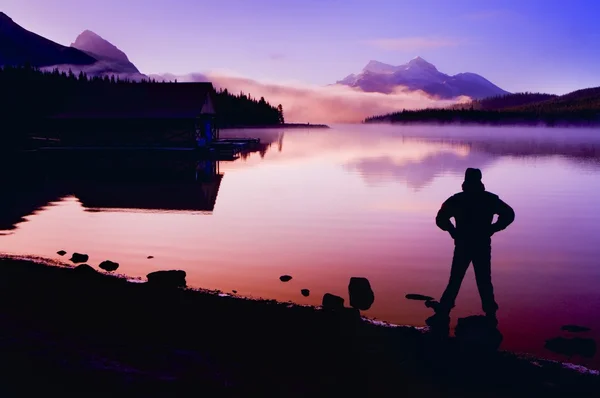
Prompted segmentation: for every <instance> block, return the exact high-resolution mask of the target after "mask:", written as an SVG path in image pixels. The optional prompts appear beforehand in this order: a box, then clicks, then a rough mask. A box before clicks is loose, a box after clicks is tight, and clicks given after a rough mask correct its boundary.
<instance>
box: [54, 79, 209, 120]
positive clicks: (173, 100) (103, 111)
mask: <svg viewBox="0 0 600 398" xmlns="http://www.w3.org/2000/svg"><path fill="white" fill-rule="evenodd" d="M214 94H215V90H214V87H213V85H212V83H122V84H121V83H116V84H104V85H98V86H97V87H93V88H89V87H88V88H86V89H85V91H81V92H79V93H78V94H76V95H74V96H73V97H72V98H69V99H68V100H67V101H66V102H65V103H64V104H63V106H61V111H59V112H57V113H56V114H55V115H54V116H53V118H56V119H193V118H196V117H199V116H202V115H214V113H215V107H214Z"/></svg>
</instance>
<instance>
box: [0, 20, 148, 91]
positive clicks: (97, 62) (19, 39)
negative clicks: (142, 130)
mask: <svg viewBox="0 0 600 398" xmlns="http://www.w3.org/2000/svg"><path fill="white" fill-rule="evenodd" d="M2 65H12V66H17V65H31V66H34V67H37V68H40V69H42V70H52V69H55V68H56V69H59V70H60V71H67V70H69V69H70V70H71V71H73V72H74V73H79V72H84V73H86V74H88V75H90V76H107V75H108V76H110V75H116V76H119V77H121V78H128V79H131V80H141V79H145V78H147V76H145V75H143V74H141V73H140V71H139V70H138V68H136V66H135V65H134V64H132V63H131V62H130V61H129V59H128V58H127V55H126V54H125V53H124V52H123V51H121V50H119V49H118V48H117V47H116V46H114V45H113V44H111V43H110V42H108V41H106V40H104V39H103V38H102V37H100V36H99V35H97V34H96V33H94V32H91V31H89V30H86V31H84V32H82V33H81V34H80V35H79V36H78V37H77V39H76V40H75V42H74V43H73V44H72V45H71V47H67V46H63V45H61V44H58V43H55V42H53V41H51V40H48V39H46V38H44V37H42V36H40V35H38V34H35V33H33V32H30V31H28V30H27V29H25V28H23V27H21V26H20V25H18V24H17V23H16V22H14V21H13V20H12V19H11V18H10V17H9V16H8V15H6V14H5V13H3V12H0V66H2Z"/></svg>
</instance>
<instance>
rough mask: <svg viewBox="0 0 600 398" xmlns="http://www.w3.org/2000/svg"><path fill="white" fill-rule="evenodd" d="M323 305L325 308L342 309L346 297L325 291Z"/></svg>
mask: <svg viewBox="0 0 600 398" xmlns="http://www.w3.org/2000/svg"><path fill="white" fill-rule="evenodd" d="M321 305H322V306H323V309H325V310H340V309H343V308H344V299H343V298H341V297H340V296H336V295H333V294H331V293H325V295H323V302H322V303H321Z"/></svg>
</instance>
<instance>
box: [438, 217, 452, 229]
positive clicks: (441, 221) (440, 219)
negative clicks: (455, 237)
mask: <svg viewBox="0 0 600 398" xmlns="http://www.w3.org/2000/svg"><path fill="white" fill-rule="evenodd" d="M449 222H450V221H449V220H446V219H444V218H443V217H440V216H437V217H436V218H435V225H437V227H438V228H439V229H441V230H442V231H447V230H448V223H449Z"/></svg>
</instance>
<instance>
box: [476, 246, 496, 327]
mask: <svg viewBox="0 0 600 398" xmlns="http://www.w3.org/2000/svg"><path fill="white" fill-rule="evenodd" d="M491 250H492V248H491V246H489V245H482V246H481V247H478V248H477V249H476V250H474V251H473V269H474V270H475V279H476V281H477V288H478V289H479V295H480V296H481V304H482V307H483V311H484V312H485V313H486V314H487V315H488V316H491V317H495V316H496V311H497V310H498V304H496V300H495V298H494V286H493V285H492V267H491Z"/></svg>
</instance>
